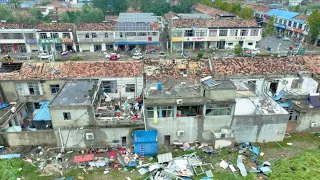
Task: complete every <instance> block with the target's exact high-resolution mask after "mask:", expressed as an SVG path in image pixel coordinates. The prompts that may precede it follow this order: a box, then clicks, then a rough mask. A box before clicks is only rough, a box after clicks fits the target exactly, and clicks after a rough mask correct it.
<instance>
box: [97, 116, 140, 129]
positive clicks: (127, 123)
mask: <svg viewBox="0 0 320 180" xmlns="http://www.w3.org/2000/svg"><path fill="white" fill-rule="evenodd" d="M96 125H97V126H100V127H135V126H143V125H144V122H143V120H131V119H119V118H117V117H96Z"/></svg>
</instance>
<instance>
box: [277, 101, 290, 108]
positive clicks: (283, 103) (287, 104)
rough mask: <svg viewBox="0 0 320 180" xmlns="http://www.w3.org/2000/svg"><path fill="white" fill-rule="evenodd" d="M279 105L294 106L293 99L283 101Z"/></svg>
mask: <svg viewBox="0 0 320 180" xmlns="http://www.w3.org/2000/svg"><path fill="white" fill-rule="evenodd" d="M279 105H280V106H281V107H291V106H292V101H291V100H286V101H284V102H282V103H279Z"/></svg>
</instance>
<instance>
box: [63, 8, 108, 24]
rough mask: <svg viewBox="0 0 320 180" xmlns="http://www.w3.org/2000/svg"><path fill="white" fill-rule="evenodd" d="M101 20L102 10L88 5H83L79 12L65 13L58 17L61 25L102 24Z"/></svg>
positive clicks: (102, 17) (102, 16)
mask: <svg viewBox="0 0 320 180" xmlns="http://www.w3.org/2000/svg"><path fill="white" fill-rule="evenodd" d="M103 20H104V14H103V12H102V10H101V9H98V8H92V7H90V6H88V5H84V6H83V7H82V10H81V11H72V12H71V11H67V12H65V13H62V14H61V16H60V21H61V22H63V23H74V24H79V23H94V22H102V21H103Z"/></svg>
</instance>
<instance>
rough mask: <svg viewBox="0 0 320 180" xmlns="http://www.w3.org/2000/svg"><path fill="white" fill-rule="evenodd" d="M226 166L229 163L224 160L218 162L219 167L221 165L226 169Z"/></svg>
mask: <svg viewBox="0 0 320 180" xmlns="http://www.w3.org/2000/svg"><path fill="white" fill-rule="evenodd" d="M228 166H229V164H228V163H227V162H226V161H224V160H222V161H221V162H220V167H222V168H223V169H227V167H228Z"/></svg>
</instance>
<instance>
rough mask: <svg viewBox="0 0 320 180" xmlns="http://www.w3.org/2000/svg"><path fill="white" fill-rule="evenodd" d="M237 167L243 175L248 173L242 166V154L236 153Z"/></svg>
mask: <svg viewBox="0 0 320 180" xmlns="http://www.w3.org/2000/svg"><path fill="white" fill-rule="evenodd" d="M237 167H238V168H239V169H240V174H241V175H242V176H243V177H246V176H247V175H248V174H247V170H246V168H245V167H244V164H243V163H242V155H238V159H237Z"/></svg>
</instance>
